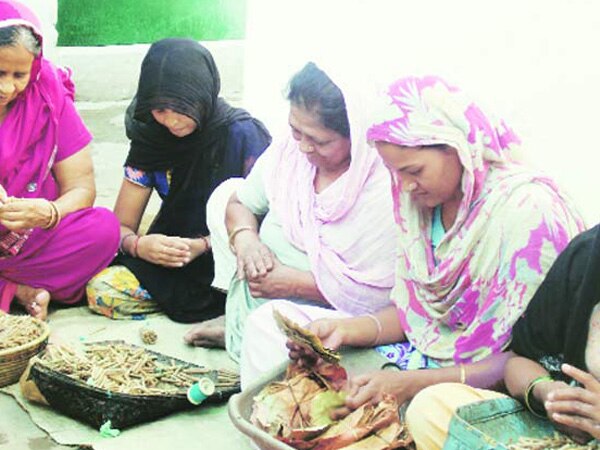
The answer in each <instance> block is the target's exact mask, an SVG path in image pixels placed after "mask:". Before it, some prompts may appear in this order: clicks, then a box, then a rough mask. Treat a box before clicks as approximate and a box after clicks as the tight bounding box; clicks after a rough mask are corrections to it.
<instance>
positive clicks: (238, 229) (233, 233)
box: [229, 225, 256, 253]
mask: <svg viewBox="0 0 600 450" xmlns="http://www.w3.org/2000/svg"><path fill="white" fill-rule="evenodd" d="M246 230H248V231H256V230H255V229H254V227H253V226H251V225H242V226H239V227H236V228H234V229H233V230H232V231H231V233H229V248H230V249H231V251H232V252H233V253H235V247H234V246H233V240H234V239H235V237H236V236H237V235H238V234H239V233H241V232H242V231H246Z"/></svg>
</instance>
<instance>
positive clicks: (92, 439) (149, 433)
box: [0, 307, 252, 450]
mask: <svg viewBox="0 0 600 450" xmlns="http://www.w3.org/2000/svg"><path fill="white" fill-rule="evenodd" d="M49 324H50V327H51V330H52V332H51V337H50V340H51V342H54V343H64V344H70V345H75V346H77V345H81V343H84V342H93V341H102V340H107V339H123V340H125V341H127V342H130V343H132V344H136V345H143V343H142V342H141V339H140V332H139V331H140V328H141V327H142V326H150V327H151V328H152V329H154V330H155V331H156V333H157V334H158V340H157V342H156V344H155V345H152V346H148V348H149V349H151V350H154V351H157V352H161V353H165V354H167V355H170V356H174V357H176V358H180V359H183V360H186V361H190V362H193V363H196V364H201V365H205V366H207V367H214V368H227V369H232V370H237V367H236V365H235V363H234V362H232V361H231V360H230V359H229V357H228V356H227V354H226V353H225V351H223V350H214V349H211V350H208V349H199V348H193V347H189V346H187V345H185V344H184V342H183V335H184V333H185V332H186V331H187V330H188V329H189V327H190V325H185V324H177V323H174V322H172V321H170V320H169V319H168V318H167V317H165V316H162V315H158V316H155V317H151V318H150V319H148V320H145V321H113V320H110V319H107V318H105V317H103V316H98V315H96V314H93V313H91V312H90V311H89V310H88V309H87V308H86V307H80V308H71V309H64V310H59V311H56V312H54V313H52V314H51V315H50V319H49ZM0 392H4V393H6V394H9V395H11V396H13V397H14V399H15V400H16V401H17V402H18V403H19V404H20V406H21V407H22V408H23V409H25V410H26V411H27V412H28V414H29V416H30V417H31V420H32V421H33V422H34V423H35V424H36V425H37V426H38V427H40V428H41V429H43V430H44V431H46V432H47V433H48V434H49V435H50V437H51V438H52V439H53V440H54V441H56V442H57V443H59V444H62V445H89V446H92V447H93V448H94V449H96V450H110V449H125V448H127V449H142V448H143V449H144V450H154V449H157V450H158V449H168V448H186V449H187V448H199V447H200V446H201V447H202V448H210V449H228V448H236V449H240V450H243V449H246V448H252V447H251V446H250V444H249V442H248V440H247V439H246V438H245V437H244V436H243V435H241V434H240V433H239V432H238V431H237V430H236V429H235V428H234V427H233V425H232V424H231V422H230V420H229V417H228V416H227V406H226V405H225V404H223V405H219V406H200V407H199V408H197V409H194V410H190V411H185V412H180V413H176V414H173V415H170V416H167V417H165V418H162V419H159V420H156V421H154V422H150V423H146V424H142V425H139V426H135V427H131V428H128V429H125V430H123V431H122V433H121V434H120V435H119V436H118V437H115V438H104V437H102V436H101V435H100V433H99V431H98V430H95V429H93V428H91V427H90V426H88V425H85V424H82V423H80V422H77V421H75V420H73V419H71V418H69V417H66V416H63V415H62V414H60V413H58V412H56V411H54V410H52V409H51V408H49V407H44V406H39V405H35V404H31V403H29V402H28V401H27V400H25V399H24V398H23V397H22V395H21V392H20V390H19V386H18V384H15V385H11V386H7V387H5V388H2V389H0ZM2 421H3V425H6V426H9V427H10V418H4V417H3V419H2Z"/></svg>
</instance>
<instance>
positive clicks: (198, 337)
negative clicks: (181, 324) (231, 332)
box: [183, 315, 225, 348]
mask: <svg viewBox="0 0 600 450" xmlns="http://www.w3.org/2000/svg"><path fill="white" fill-rule="evenodd" d="M183 340H184V341H185V343H186V344H188V345H194V346H196V347H209V348H225V315H222V316H219V317H217V318H215V319H211V320H206V321H204V322H201V323H199V324H197V325H194V326H193V327H192V329H190V331H188V332H187V333H186V334H185V336H184V337H183Z"/></svg>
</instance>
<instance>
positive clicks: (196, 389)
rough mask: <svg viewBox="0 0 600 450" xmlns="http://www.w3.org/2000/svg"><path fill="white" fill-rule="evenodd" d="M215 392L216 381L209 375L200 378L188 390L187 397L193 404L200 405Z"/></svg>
mask: <svg viewBox="0 0 600 450" xmlns="http://www.w3.org/2000/svg"><path fill="white" fill-rule="evenodd" d="M214 393H215V383H214V382H213V381H212V380H211V379H210V378H207V377H202V378H200V379H199V380H198V381H197V382H196V383H194V384H192V385H191V386H190V388H189V389H188V391H187V399H188V400H189V402H190V403H191V404H192V405H199V404H200V403H202V402H203V401H204V400H206V399H207V398H208V397H210V396H211V395H213V394H214Z"/></svg>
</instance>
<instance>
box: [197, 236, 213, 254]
mask: <svg viewBox="0 0 600 450" xmlns="http://www.w3.org/2000/svg"><path fill="white" fill-rule="evenodd" d="M198 238H199V239H202V242H204V245H205V246H206V248H205V249H204V251H205V252H210V251H211V250H212V246H211V245H210V240H209V239H208V236H202V235H200V236H198Z"/></svg>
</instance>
